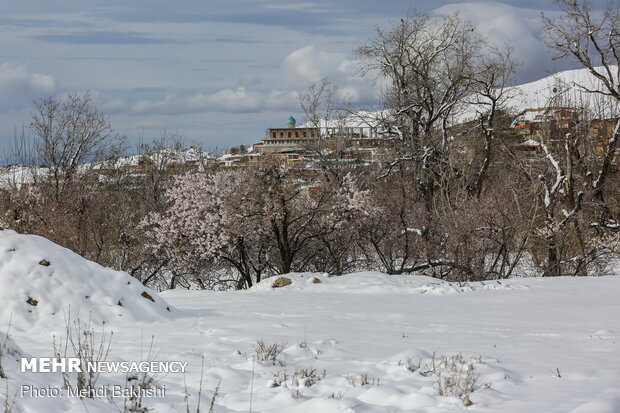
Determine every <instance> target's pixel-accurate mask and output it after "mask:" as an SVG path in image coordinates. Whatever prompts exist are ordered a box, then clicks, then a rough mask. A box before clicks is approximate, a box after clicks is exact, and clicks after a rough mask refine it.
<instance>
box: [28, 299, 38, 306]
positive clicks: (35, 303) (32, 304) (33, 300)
mask: <svg viewBox="0 0 620 413" xmlns="http://www.w3.org/2000/svg"><path fill="white" fill-rule="evenodd" d="M26 302H27V303H28V304H30V305H31V306H33V307H36V306H37V304H39V301H37V300H35V299H34V298H32V297H28V299H27V300H26Z"/></svg>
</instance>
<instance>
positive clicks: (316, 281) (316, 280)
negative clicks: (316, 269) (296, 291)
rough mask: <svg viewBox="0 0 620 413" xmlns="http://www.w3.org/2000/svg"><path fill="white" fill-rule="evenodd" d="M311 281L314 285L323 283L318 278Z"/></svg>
mask: <svg viewBox="0 0 620 413" xmlns="http://www.w3.org/2000/svg"><path fill="white" fill-rule="evenodd" d="M311 281H312V284H320V283H321V280H320V279H318V278H316V277H313V278H312V280H311Z"/></svg>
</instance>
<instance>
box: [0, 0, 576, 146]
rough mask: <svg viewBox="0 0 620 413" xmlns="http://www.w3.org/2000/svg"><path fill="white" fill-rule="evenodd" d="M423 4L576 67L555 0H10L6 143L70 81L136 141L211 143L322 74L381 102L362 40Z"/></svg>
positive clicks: (3, 39) (3, 20)
mask: <svg viewBox="0 0 620 413" xmlns="http://www.w3.org/2000/svg"><path fill="white" fill-rule="evenodd" d="M410 9H417V10H419V11H422V12H426V13H430V14H434V15H438V16H442V15H448V14H450V13H453V12H455V11H458V12H459V13H460V14H461V15H462V16H463V17H464V18H466V19H468V20H470V21H471V22H472V23H473V24H475V25H476V27H477V29H478V30H479V31H480V32H481V33H482V34H484V35H486V36H488V37H489V38H490V39H491V40H493V41H495V42H496V43H498V44H500V45H501V44H506V43H510V44H511V45H512V46H513V47H514V48H515V52H516V55H517V57H518V58H519V59H520V60H521V61H522V63H523V66H522V67H521V69H520V73H519V75H518V80H519V81H520V82H525V81H530V80H535V79H538V78H541V77H543V76H545V75H547V74H548V73H550V72H553V71H557V70H561V69H566V68H569V66H567V64H566V63H562V62H557V61H552V60H551V58H550V53H549V51H548V50H546V49H545V47H544V45H543V43H542V41H541V31H542V23H541V21H540V13H541V11H544V12H545V13H547V14H550V15H553V13H556V11H555V6H554V4H553V2H552V1H551V0H540V1H535V0H510V1H509V0H506V1H441V0H436V1H432V0H418V1H416V0H409V1H402V0H383V1H376V0H331V1H327V0H308V1H303V0H302V1H292V0H208V1H207V0H179V1H174V2H173V1H170V0H122V1H121V0H62V1H50V0H2V1H1V2H0V32H1V33H0V150H1V148H4V147H5V146H6V144H7V142H8V139H10V138H11V137H12V136H13V131H14V129H15V128H18V129H19V128H21V127H22V125H24V124H27V123H28V121H29V118H30V111H31V107H32V101H33V100H34V99H37V98H41V97H47V96H62V95H63V94H66V93H68V92H84V91H90V92H91V94H92V95H93V96H94V98H95V102H96V105H97V106H98V107H99V108H100V109H102V110H103V111H105V112H107V113H108V114H109V115H110V116H111V120H112V123H113V126H114V127H115V128H116V129H117V130H118V131H119V132H120V133H123V134H126V135H127V136H128V137H130V139H131V140H132V141H133V142H135V141H136V140H137V138H138V137H139V136H141V135H142V136H143V137H144V139H145V140H149V139H152V138H156V137H158V136H159V135H160V134H161V133H162V132H163V131H167V132H169V133H178V134H180V135H182V136H184V137H185V138H186V141H187V142H188V143H190V142H192V141H195V142H198V143H200V144H202V146H203V147H204V148H206V149H210V148H215V147H225V146H232V145H236V144H242V143H243V144H248V143H252V142H255V141H257V140H258V139H260V138H261V137H262V136H263V134H264V131H265V129H266V128H268V127H279V126H281V125H283V124H284V123H285V121H286V118H287V117H288V116H289V114H293V115H294V116H297V117H299V118H303V116H301V115H300V114H299V109H298V107H297V101H296V95H297V93H299V91H301V90H303V89H304V88H306V87H307V86H308V85H309V84H310V83H312V82H315V81H317V80H319V79H320V78H321V77H323V76H328V77H330V78H331V79H332V80H333V82H334V83H336V84H338V86H339V88H340V92H339V93H340V94H341V96H349V97H351V98H352V99H353V101H355V102H372V101H373V100H374V99H375V97H374V95H373V89H372V86H371V85H370V82H369V81H368V80H365V79H360V78H358V77H357V76H356V64H355V61H354V58H353V53H352V50H353V49H354V48H355V47H357V46H359V45H361V44H364V43H365V42H366V41H367V40H368V39H369V38H370V37H372V36H373V32H374V29H375V27H376V26H377V25H378V26H387V25H389V23H390V21H393V20H396V19H399V18H400V17H402V16H404V15H406V14H407V12H408V11H409V10H410ZM1 157H2V156H1V151H0V158H1Z"/></svg>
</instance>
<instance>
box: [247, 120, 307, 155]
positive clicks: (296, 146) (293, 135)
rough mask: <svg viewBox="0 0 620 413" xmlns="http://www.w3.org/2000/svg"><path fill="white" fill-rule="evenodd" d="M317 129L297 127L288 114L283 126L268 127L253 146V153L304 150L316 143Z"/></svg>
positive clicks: (297, 151)
mask: <svg viewBox="0 0 620 413" xmlns="http://www.w3.org/2000/svg"><path fill="white" fill-rule="evenodd" d="M318 139H319V130H318V129H317V128H312V127H300V128H298V127H297V121H296V120H295V118H294V117H292V116H290V117H289V118H288V120H287V124H286V127H285V128H269V129H267V132H266V134H265V137H264V138H263V139H262V140H261V141H260V142H258V143H255V144H254V146H253V152H255V153H265V154H268V153H287V152H289V153H290V152H296V153H299V152H304V151H306V150H307V149H308V148H309V147H311V146H313V145H314V144H316V142H317V141H318Z"/></svg>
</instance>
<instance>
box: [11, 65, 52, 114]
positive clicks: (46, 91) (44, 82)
mask: <svg viewBox="0 0 620 413" xmlns="http://www.w3.org/2000/svg"><path fill="white" fill-rule="evenodd" d="M55 90H56V81H55V80H54V77H53V76H50V75H44V74H38V73H29V72H28V71H27V70H26V69H25V68H24V67H22V66H19V65H16V64H10V63H0V111H3V112H4V111H10V110H19V109H22V108H24V107H26V106H29V105H30V104H32V101H33V100H34V99H38V98H41V97H46V96H49V95H51V94H53V93H54V91H55Z"/></svg>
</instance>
